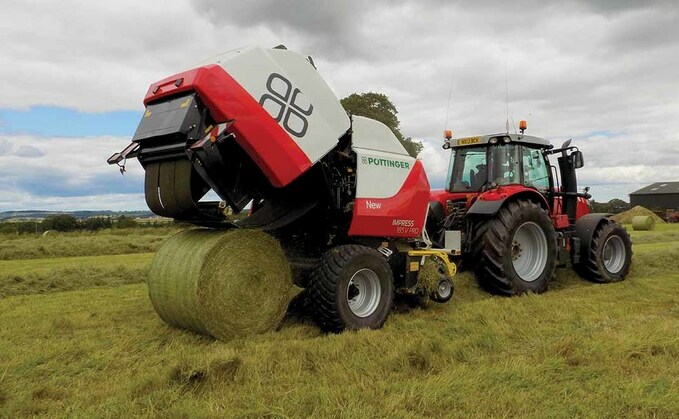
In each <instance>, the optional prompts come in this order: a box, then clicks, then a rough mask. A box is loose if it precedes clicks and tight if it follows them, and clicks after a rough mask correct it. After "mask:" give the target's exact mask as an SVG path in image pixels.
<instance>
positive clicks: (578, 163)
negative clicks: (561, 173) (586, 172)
mask: <svg viewBox="0 0 679 419" xmlns="http://www.w3.org/2000/svg"><path fill="white" fill-rule="evenodd" d="M571 162H572V163H573V167H575V168H576V169H579V168H581V167H582V166H584V165H585V158H584V157H583V156H582V151H580V150H577V151H574V152H573V153H571Z"/></svg>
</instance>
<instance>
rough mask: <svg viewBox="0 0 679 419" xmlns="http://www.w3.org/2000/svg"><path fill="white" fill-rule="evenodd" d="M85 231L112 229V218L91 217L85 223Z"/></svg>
mask: <svg viewBox="0 0 679 419" xmlns="http://www.w3.org/2000/svg"><path fill="white" fill-rule="evenodd" d="M83 227H84V228H85V230H90V231H97V230H101V229H103V228H111V217H106V218H104V217H90V218H88V219H87V220H85V221H84V222H83Z"/></svg>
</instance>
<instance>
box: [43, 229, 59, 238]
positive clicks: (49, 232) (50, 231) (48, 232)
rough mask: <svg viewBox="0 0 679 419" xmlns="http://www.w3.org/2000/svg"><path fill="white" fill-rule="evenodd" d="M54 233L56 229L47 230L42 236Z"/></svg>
mask: <svg viewBox="0 0 679 419" xmlns="http://www.w3.org/2000/svg"><path fill="white" fill-rule="evenodd" d="M54 233H56V231H54V230H45V232H44V233H42V236H43V237H47V236H51V235H54Z"/></svg>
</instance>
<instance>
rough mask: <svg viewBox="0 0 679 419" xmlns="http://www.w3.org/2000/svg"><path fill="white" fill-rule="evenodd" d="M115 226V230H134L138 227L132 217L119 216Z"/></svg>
mask: <svg viewBox="0 0 679 419" xmlns="http://www.w3.org/2000/svg"><path fill="white" fill-rule="evenodd" d="M115 226H116V227H117V228H135V227H138V226H139V223H137V221H136V220H135V219H134V218H132V217H126V216H124V215H121V216H120V217H118V219H117V220H116V223H115Z"/></svg>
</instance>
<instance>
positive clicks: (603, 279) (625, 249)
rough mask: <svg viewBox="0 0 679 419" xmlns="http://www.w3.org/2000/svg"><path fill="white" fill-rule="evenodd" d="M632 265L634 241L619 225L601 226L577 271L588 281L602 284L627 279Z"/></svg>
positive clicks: (582, 257)
mask: <svg viewBox="0 0 679 419" xmlns="http://www.w3.org/2000/svg"><path fill="white" fill-rule="evenodd" d="M631 265H632V240H631V239H630V237H629V234H628V233H627V231H625V229H624V228H623V227H622V226H621V225H620V224H618V223H615V222H608V223H606V224H602V225H600V226H599V227H598V228H597V230H596V231H595V232H594V236H593V237H592V242H591V243H590V245H589V254H588V255H581V256H580V263H579V264H576V265H574V268H575V271H576V272H577V273H578V274H579V275H580V276H582V277H583V278H585V279H587V280H588V281H592V282H598V283H602V284H606V283H610V282H619V281H622V280H624V279H625V277H626V276H627V274H628V273H629V270H630V266H631Z"/></svg>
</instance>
